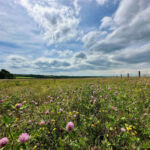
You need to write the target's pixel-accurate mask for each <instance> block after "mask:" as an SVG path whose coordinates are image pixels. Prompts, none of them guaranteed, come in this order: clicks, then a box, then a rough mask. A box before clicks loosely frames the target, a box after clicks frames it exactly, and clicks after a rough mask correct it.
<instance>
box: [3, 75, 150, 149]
mask: <svg viewBox="0 0 150 150" xmlns="http://www.w3.org/2000/svg"><path fill="white" fill-rule="evenodd" d="M148 148H150V78H146V77H142V78H140V79H138V78H136V77H134V78H119V77H118V78H117V77H114V78H90V79H57V80H53V79H16V80H0V150H105V149H106V150H128V149H129V150H130V149H131V150H132V149H134V150H140V149H148Z"/></svg>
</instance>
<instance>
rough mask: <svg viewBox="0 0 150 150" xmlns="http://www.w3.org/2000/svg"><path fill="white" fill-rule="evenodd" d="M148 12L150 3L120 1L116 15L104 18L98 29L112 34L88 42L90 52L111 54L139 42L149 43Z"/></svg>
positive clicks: (135, 0) (138, 0)
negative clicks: (109, 30)
mask: <svg viewBox="0 0 150 150" xmlns="http://www.w3.org/2000/svg"><path fill="white" fill-rule="evenodd" d="M128 8H129V9H128ZM129 10H131V11H129ZM149 12H150V2H148V1H147V0H145V1H141V0H133V1H126V0H122V1H121V2H120V5H119V7H118V9H117V11H116V13H115V14H114V15H113V16H112V17H104V18H103V19H102V21H101V22H102V23H101V25H100V29H105V28H109V29H111V30H112V32H109V34H107V36H106V37H105V38H104V39H99V40H97V41H96V42H93V41H92V40H89V42H88V45H91V46H90V50H91V51H99V52H103V53H112V52H114V51H120V50H121V49H124V48H127V47H129V46H133V45H136V44H137V43H139V42H140V43H141V44H144V43H145V42H149V40H150V19H149ZM107 30H108V29H106V30H103V31H107ZM89 33H90V32H89ZM94 37H95V36H94ZM92 39H93V38H92ZM85 41H86V40H85ZM84 44H86V42H84Z"/></svg>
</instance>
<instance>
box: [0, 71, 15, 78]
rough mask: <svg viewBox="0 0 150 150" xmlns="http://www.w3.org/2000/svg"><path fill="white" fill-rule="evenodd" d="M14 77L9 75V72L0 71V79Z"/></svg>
mask: <svg viewBox="0 0 150 150" xmlns="http://www.w3.org/2000/svg"><path fill="white" fill-rule="evenodd" d="M14 78H15V77H14V75H13V74H11V73H10V72H9V71H7V70H5V69H2V70H1V71H0V79H14Z"/></svg>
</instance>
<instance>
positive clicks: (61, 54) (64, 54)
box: [44, 49, 73, 58]
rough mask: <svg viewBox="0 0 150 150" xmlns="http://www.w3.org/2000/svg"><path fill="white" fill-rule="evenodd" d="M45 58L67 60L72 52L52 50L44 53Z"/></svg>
mask: <svg viewBox="0 0 150 150" xmlns="http://www.w3.org/2000/svg"><path fill="white" fill-rule="evenodd" d="M44 55H45V57H46V56H51V57H60V58H68V57H72V55H73V51H72V50H69V49H67V50H57V49H52V50H46V51H45V52H44Z"/></svg>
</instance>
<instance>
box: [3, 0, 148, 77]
mask: <svg viewBox="0 0 150 150" xmlns="http://www.w3.org/2000/svg"><path fill="white" fill-rule="evenodd" d="M1 68H5V69H8V70H9V71H11V72H13V73H33V74H45V75H47V74H56V75H71V76H72V75H86V76H88V75H97V76H99V75H119V74H120V73H122V74H127V73H128V72H130V73H131V74H136V73H137V71H138V70H141V71H142V72H143V73H144V74H150V0H0V69H1Z"/></svg>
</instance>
